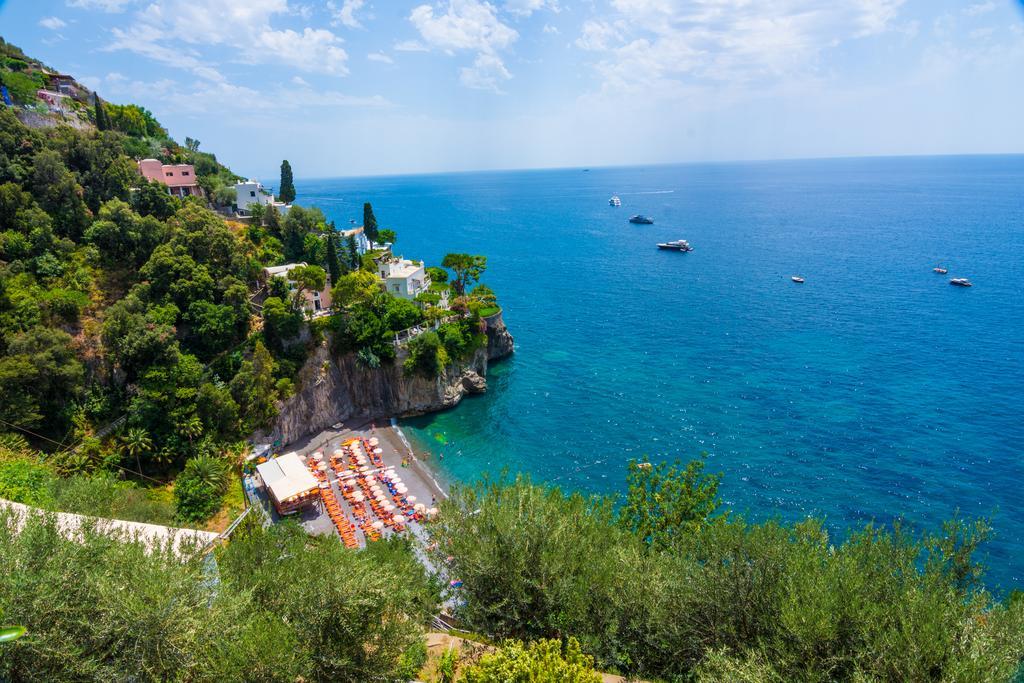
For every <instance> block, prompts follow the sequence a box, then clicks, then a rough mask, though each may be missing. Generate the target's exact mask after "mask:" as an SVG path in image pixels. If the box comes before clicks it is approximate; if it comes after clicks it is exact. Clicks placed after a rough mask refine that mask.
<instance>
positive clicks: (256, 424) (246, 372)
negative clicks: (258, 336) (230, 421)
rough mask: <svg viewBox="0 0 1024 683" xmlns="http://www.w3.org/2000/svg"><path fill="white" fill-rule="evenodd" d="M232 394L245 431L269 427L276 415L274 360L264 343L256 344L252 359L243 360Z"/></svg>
mask: <svg viewBox="0 0 1024 683" xmlns="http://www.w3.org/2000/svg"><path fill="white" fill-rule="evenodd" d="M231 395H232V396H233V397H234V399H235V401H236V402H237V403H238V407H239V412H240V414H241V417H242V420H243V431H245V432H251V431H253V430H255V429H258V428H262V427H265V426H267V424H269V423H270V421H271V420H272V419H273V418H274V416H275V415H276V414H277V408H276V406H275V403H274V402H275V401H276V400H277V390H276V388H275V386H274V357H273V356H271V355H270V352H269V351H267V347H266V346H264V345H263V342H261V341H259V340H257V341H256V346H255V348H254V349H253V353H252V359H251V360H246V361H244V362H243V363H242V367H241V368H240V369H239V371H238V374H236V375H235V377H234V379H232V380H231Z"/></svg>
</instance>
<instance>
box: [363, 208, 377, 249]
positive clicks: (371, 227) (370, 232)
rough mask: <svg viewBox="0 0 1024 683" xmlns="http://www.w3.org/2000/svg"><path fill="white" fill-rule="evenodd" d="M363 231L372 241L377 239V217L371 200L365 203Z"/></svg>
mask: <svg viewBox="0 0 1024 683" xmlns="http://www.w3.org/2000/svg"><path fill="white" fill-rule="evenodd" d="M363 232H364V233H366V237H367V238H368V239H369V240H370V241H371V242H376V241H377V217H376V216H374V215H373V207H372V206H371V205H370V202H366V203H365V204H363Z"/></svg>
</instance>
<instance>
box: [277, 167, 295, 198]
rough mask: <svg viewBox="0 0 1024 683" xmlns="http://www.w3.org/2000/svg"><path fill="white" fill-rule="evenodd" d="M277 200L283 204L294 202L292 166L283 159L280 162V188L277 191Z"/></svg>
mask: <svg viewBox="0 0 1024 683" xmlns="http://www.w3.org/2000/svg"><path fill="white" fill-rule="evenodd" d="M277 198H278V199H280V200H281V201H282V202H284V203H285V204H291V203H292V202H294V201H295V182H294V180H293V179H292V165H291V164H289V163H288V160H287V159H285V160H284V161H282V162H281V188H280V190H278V194H277Z"/></svg>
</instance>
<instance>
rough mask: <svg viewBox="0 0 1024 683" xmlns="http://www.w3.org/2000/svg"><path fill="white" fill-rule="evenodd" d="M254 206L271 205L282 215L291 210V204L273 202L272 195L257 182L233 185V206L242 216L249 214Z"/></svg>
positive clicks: (249, 181)
mask: <svg viewBox="0 0 1024 683" xmlns="http://www.w3.org/2000/svg"><path fill="white" fill-rule="evenodd" d="M254 204H259V205H260V206H264V207H266V206H270V205H271V204H273V205H274V206H276V207H277V210H278V211H280V212H281V213H282V214H286V213H288V209H290V208H292V207H291V204H285V203H284V202H276V201H274V195H273V194H271V193H270V191H269V190H267V189H266V188H265V187H263V184H262V183H261V182H260V181H258V180H246V181H245V182H244V183H235V206H236V207H237V208H238V212H239V213H241V214H242V215H248V214H249V213H251V208H250V207H252V206H253V205H254Z"/></svg>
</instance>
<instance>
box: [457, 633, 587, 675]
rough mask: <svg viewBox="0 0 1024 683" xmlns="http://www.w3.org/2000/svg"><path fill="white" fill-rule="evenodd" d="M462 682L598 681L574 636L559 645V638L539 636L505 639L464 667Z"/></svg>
mask: <svg viewBox="0 0 1024 683" xmlns="http://www.w3.org/2000/svg"><path fill="white" fill-rule="evenodd" d="M461 680H462V681H463V682H464V683H533V682H534V681H558V682H559V683H601V676H600V674H598V673H597V672H596V671H594V659H593V657H588V656H587V655H585V654H583V652H582V651H581V650H580V644H579V643H578V642H577V641H576V640H575V639H573V638H570V639H569V641H568V642H567V643H566V644H565V647H562V643H561V642H560V641H558V640H542V641H538V642H536V643H530V644H529V645H523V644H522V643H521V642H519V641H509V642H507V643H505V644H504V645H503V646H502V648H501V649H500V650H498V651H497V652H494V653H491V654H486V655H484V656H483V657H481V658H480V661H479V662H477V663H476V664H474V665H473V666H471V667H469V668H467V669H466V670H465V671H464V672H463V676H462V679H461Z"/></svg>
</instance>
